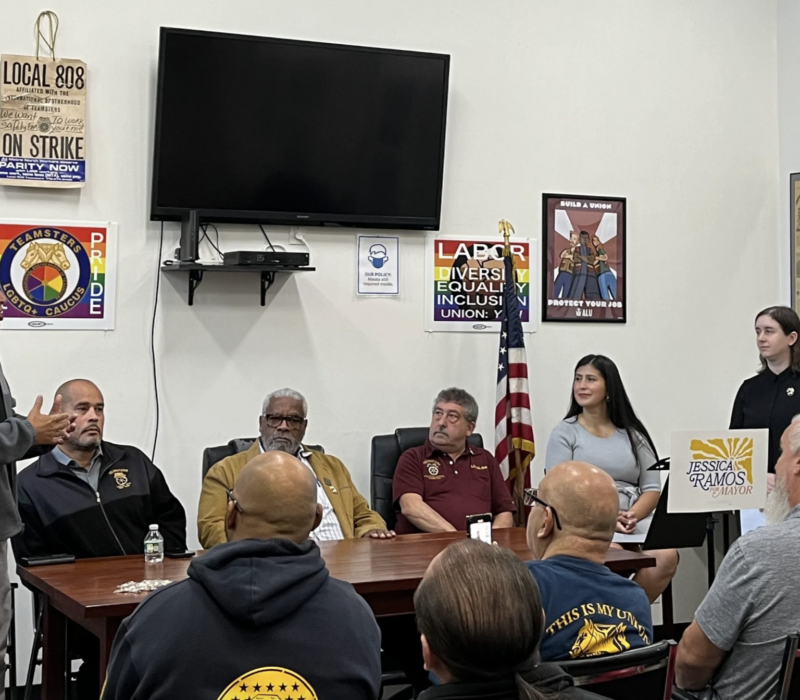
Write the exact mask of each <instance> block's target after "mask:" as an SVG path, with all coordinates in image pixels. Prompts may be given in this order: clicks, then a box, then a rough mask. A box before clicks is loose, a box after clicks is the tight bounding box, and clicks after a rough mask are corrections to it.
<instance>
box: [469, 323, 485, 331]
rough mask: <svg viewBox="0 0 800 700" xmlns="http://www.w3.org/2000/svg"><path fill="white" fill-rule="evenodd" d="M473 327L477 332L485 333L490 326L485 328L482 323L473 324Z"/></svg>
mask: <svg viewBox="0 0 800 700" xmlns="http://www.w3.org/2000/svg"><path fill="white" fill-rule="evenodd" d="M472 327H473V328H474V329H475V330H476V331H485V330H486V329H487V328H488V327H489V326H485V325H484V324H482V323H473V324H472Z"/></svg>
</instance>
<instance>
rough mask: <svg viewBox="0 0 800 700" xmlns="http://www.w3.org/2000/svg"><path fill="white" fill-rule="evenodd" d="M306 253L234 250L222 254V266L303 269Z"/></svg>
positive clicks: (306, 259)
mask: <svg viewBox="0 0 800 700" xmlns="http://www.w3.org/2000/svg"><path fill="white" fill-rule="evenodd" d="M308 261H309V258H308V253H284V252H282V251H274V250H235V251H232V252H230V253H223V254H222V264H223V265H278V266H280V267H305V266H306V265H308Z"/></svg>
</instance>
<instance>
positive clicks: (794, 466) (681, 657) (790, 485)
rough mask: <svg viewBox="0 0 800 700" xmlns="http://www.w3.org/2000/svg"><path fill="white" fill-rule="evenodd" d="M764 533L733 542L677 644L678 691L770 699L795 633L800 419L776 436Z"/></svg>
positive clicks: (799, 621)
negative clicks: (778, 446) (778, 445)
mask: <svg viewBox="0 0 800 700" xmlns="http://www.w3.org/2000/svg"><path fill="white" fill-rule="evenodd" d="M765 513H766V516H767V522H768V523H769V524H768V525H767V526H766V527H760V528H758V529H757V530H753V531H751V532H749V533H747V534H746V535H744V536H743V537H740V538H739V539H738V540H736V542H734V544H733V546H732V547H731V549H730V550H729V551H728V553H727V554H726V555H725V559H723V561H722V564H721V565H720V568H719V572H718V573H717V578H716V579H715V580H714V584H713V585H712V586H711V590H709V592H708V595H707V596H706V597H705V600H703V602H702V603H701V604H700V607H699V608H698V609H697V612H696V613H695V618H694V621H693V622H692V624H691V625H689V627H688V629H687V630H686V632H684V634H683V638H682V639H681V642H680V644H679V645H678V654H677V662H676V667H675V677H676V683H677V685H678V687H679V688H681V689H684V690H688V691H692V696H693V697H697V698H702V699H703V700H739V699H743V698H746V699H747V700H772V699H773V698H775V697H776V693H777V690H778V687H777V681H778V672H779V670H780V665H781V657H782V653H783V648H784V644H785V642H786V637H787V635H789V634H793V633H796V632H798V631H800V586H798V581H800V416H795V417H794V419H793V420H792V422H791V424H790V425H789V427H788V428H786V430H785V431H784V433H783V436H782V437H781V455H780V457H779V458H778V461H777V463H776V465H775V488H774V489H773V491H772V492H771V493H770V494H769V496H768V497H767V505H766V508H765Z"/></svg>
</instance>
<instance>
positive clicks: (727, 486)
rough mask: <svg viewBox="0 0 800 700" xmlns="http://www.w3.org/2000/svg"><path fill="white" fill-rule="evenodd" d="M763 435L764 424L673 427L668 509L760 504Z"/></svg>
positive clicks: (764, 462) (740, 507) (763, 496)
mask: <svg viewBox="0 0 800 700" xmlns="http://www.w3.org/2000/svg"><path fill="white" fill-rule="evenodd" d="M768 440H769V431H768V430H766V429H759V430H716V431H710V430H701V431H691V432H678V433H673V434H672V452H671V455H670V457H671V459H670V469H669V483H670V487H669V497H668V500H667V512H668V513H709V512H717V511H727V510H743V509H746V508H763V507H764V503H765V501H766V498H767V445H768Z"/></svg>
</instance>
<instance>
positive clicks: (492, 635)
mask: <svg viewBox="0 0 800 700" xmlns="http://www.w3.org/2000/svg"><path fill="white" fill-rule="evenodd" d="M414 609H415V610H416V613H417V626H418V627H419V631H420V634H421V636H422V653H423V657H424V659H425V668H426V669H427V670H429V671H432V672H433V673H435V674H436V676H437V677H438V678H439V680H440V681H441V685H438V686H435V687H433V688H430V689H428V690H425V691H423V693H422V694H421V695H420V696H419V700H445V699H446V700H472V699H473V698H474V699H475V700H477V699H478V698H481V700H590V699H592V698H594V699H596V700H599V696H597V695H595V694H594V693H587V692H586V691H583V690H579V689H577V688H574V687H572V678H571V677H570V676H568V675H567V674H566V673H564V672H563V671H562V670H561V669H560V668H559V667H558V666H556V665H555V664H539V663H538V649H539V642H540V641H541V638H542V635H543V634H544V610H543V609H542V599H541V597H540V596H539V588H538V586H537V585H536V581H535V580H534V578H533V576H531V574H530V572H529V571H528V568H527V566H526V565H525V563H524V562H523V561H522V560H521V559H520V558H519V557H518V556H517V555H516V554H514V553H513V552H512V551H511V550H509V549H505V548H504V547H497V546H493V545H489V544H485V543H483V542H480V541H478V540H470V539H463V540H458V541H456V542H454V543H453V544H451V545H450V546H449V547H447V549H445V550H444V551H443V552H442V553H441V554H439V555H438V556H437V557H436V558H435V559H434V560H433V561H432V562H431V565H430V566H429V567H428V570H427V572H425V577H424V578H423V579H422V583H420V585H419V587H418V588H417V591H416V593H415V594H414Z"/></svg>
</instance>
